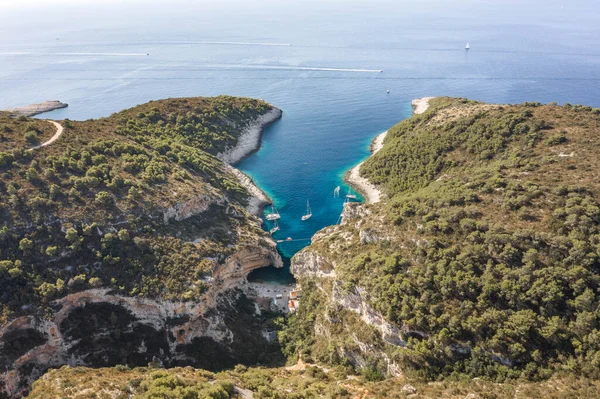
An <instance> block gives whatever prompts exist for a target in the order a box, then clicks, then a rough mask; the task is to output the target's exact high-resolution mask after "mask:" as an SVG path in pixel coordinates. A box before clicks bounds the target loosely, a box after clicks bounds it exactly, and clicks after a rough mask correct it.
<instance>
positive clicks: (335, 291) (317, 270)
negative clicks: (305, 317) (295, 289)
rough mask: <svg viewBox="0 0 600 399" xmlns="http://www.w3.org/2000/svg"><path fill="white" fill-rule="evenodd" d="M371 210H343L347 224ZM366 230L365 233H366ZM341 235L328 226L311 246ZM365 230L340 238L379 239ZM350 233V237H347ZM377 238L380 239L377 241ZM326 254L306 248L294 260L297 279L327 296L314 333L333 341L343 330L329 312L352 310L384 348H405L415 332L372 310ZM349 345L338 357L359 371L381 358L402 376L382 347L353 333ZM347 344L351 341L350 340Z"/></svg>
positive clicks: (358, 220)
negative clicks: (311, 284)
mask: <svg viewBox="0 0 600 399" xmlns="http://www.w3.org/2000/svg"><path fill="white" fill-rule="evenodd" d="M368 214H369V211H368V209H365V207H364V206H361V205H359V204H346V206H345V207H344V214H343V221H342V224H345V223H356V224H361V221H362V217H364V216H368ZM365 231H366V230H365ZM338 233H340V227H339V226H331V227H327V228H325V229H323V230H321V231H319V232H317V233H316V234H315V235H314V236H313V238H312V244H313V245H315V244H316V247H319V244H320V243H321V242H326V240H327V239H328V238H329V237H331V236H333V235H336V234H338ZM361 233H362V230H358V234H357V235H358V237H353V235H352V233H343V234H341V237H343V239H344V240H349V241H352V240H355V239H356V238H358V239H359V241H360V242H361V243H363V244H367V243H369V242H374V241H376V240H378V239H379V235H380V234H379V233H378V232H376V231H370V230H369V231H368V234H361ZM345 234H348V235H349V237H346V236H345ZM376 237H377V239H376ZM328 248H329V249H328V250H332V251H335V250H336V249H334V248H332V246H331V245H328ZM326 254H327V251H324V253H323V251H320V252H319V251H318V250H315V249H313V248H311V247H307V248H305V249H304V250H302V251H301V252H299V253H297V254H296V255H295V256H294V258H293V259H292V263H291V271H292V273H293V274H294V276H295V277H296V278H297V279H299V280H300V282H301V283H302V284H304V283H303V282H308V281H309V282H311V283H314V284H315V285H316V287H317V288H318V289H319V291H321V292H322V293H324V294H325V298H326V300H325V301H324V303H320V308H321V309H323V310H324V311H325V313H324V314H325V315H326V316H325V317H324V318H323V319H322V320H324V321H322V322H320V323H316V324H315V327H314V328H315V334H316V335H317V336H322V337H324V339H326V340H327V341H332V342H336V341H335V340H332V338H331V337H332V335H334V334H335V333H333V331H338V333H339V331H340V324H339V323H340V320H339V319H335V320H330V318H329V317H328V316H327V312H332V313H333V314H339V312H340V311H349V312H352V313H354V314H356V315H357V316H358V317H359V318H360V321H361V322H363V323H365V324H366V325H368V326H371V327H373V328H375V330H377V331H378V332H379V334H380V337H381V340H382V342H383V343H384V344H385V345H390V347H405V346H406V345H407V342H406V340H405V337H406V336H407V334H408V335H410V334H411V333H413V332H409V331H406V329H405V328H402V327H399V326H396V325H394V324H393V323H390V322H389V321H388V320H386V318H385V317H384V316H383V315H382V314H380V313H379V312H377V311H376V310H375V309H373V307H371V306H370V305H369V303H368V301H367V300H366V298H367V296H368V295H367V293H366V292H365V290H364V289H362V288H361V287H358V286H353V285H350V287H348V284H345V283H344V281H342V280H340V278H339V276H337V275H336V271H335V263H334V262H333V261H332V260H330V259H328V257H327V255H326ZM348 338H349V340H350V341H349V342H351V344H350V345H341V346H339V347H337V348H336V350H337V352H338V353H339V355H340V356H341V357H343V358H346V359H348V360H349V361H350V362H351V363H352V364H353V365H354V366H356V367H358V368H362V367H366V366H368V365H369V364H370V360H369V359H372V358H378V359H381V360H382V361H383V363H384V364H385V370H384V371H385V372H386V373H387V374H389V375H393V376H399V375H401V374H402V370H401V368H400V366H399V365H398V364H397V363H395V362H394V361H392V360H391V359H390V357H389V356H388V355H387V354H386V352H385V351H384V350H382V347H381V346H374V345H372V344H370V343H366V342H363V341H361V339H360V338H359V337H358V336H357V335H356V334H354V333H352V332H351V331H350V332H349V337H348ZM347 342H348V341H347Z"/></svg>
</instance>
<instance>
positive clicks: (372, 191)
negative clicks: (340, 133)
mask: <svg viewBox="0 0 600 399" xmlns="http://www.w3.org/2000/svg"><path fill="white" fill-rule="evenodd" d="M433 98H435V97H423V98H418V99H415V100H413V101H412V107H413V114H414V115H419V114H422V113H423V112H425V111H427V109H428V108H429V100H431V99H433ZM387 133H388V132H387V131H385V132H383V133H381V134H378V135H377V136H376V137H375V138H374V139H373V141H372V142H371V146H370V149H371V156H373V155H375V154H376V153H377V152H378V151H379V150H381V149H382V148H383V142H384V140H385V138H386V136H387ZM363 163H364V161H363V162H361V163H359V164H358V165H356V166H355V167H353V168H352V169H350V170H349V171H348V172H347V173H346V175H345V176H344V181H345V182H346V183H348V184H350V185H351V186H352V187H353V188H354V189H355V190H356V191H358V192H359V193H360V194H361V195H362V196H363V197H364V199H365V202H366V203H368V204H375V203H377V202H379V201H381V197H382V195H383V194H382V193H381V190H379V189H378V188H377V186H375V185H374V184H373V183H371V182H370V181H369V180H368V179H366V178H364V177H362V176H361V175H360V167H361V166H362V165H363Z"/></svg>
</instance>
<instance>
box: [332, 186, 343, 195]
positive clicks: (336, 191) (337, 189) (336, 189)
mask: <svg viewBox="0 0 600 399" xmlns="http://www.w3.org/2000/svg"><path fill="white" fill-rule="evenodd" d="M341 189H342V188H341V187H340V186H337V187H336V188H335V190H333V196H334V197H335V198H338V197H339V196H340V190H341Z"/></svg>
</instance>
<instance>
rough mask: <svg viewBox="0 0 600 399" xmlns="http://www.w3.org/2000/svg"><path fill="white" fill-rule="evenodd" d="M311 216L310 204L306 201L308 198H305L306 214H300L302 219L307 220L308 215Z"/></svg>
mask: <svg viewBox="0 0 600 399" xmlns="http://www.w3.org/2000/svg"><path fill="white" fill-rule="evenodd" d="M311 216H312V211H311V210H310V204H309V203H308V200H306V214H305V215H304V216H302V220H303V221H304V220H308V219H310V217H311Z"/></svg>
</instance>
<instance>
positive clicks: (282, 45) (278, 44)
mask: <svg viewBox="0 0 600 399" xmlns="http://www.w3.org/2000/svg"><path fill="white" fill-rule="evenodd" d="M187 44H213V45H230V46H276V47H290V46H291V45H292V44H291V43H253V42H189V43H187Z"/></svg>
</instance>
